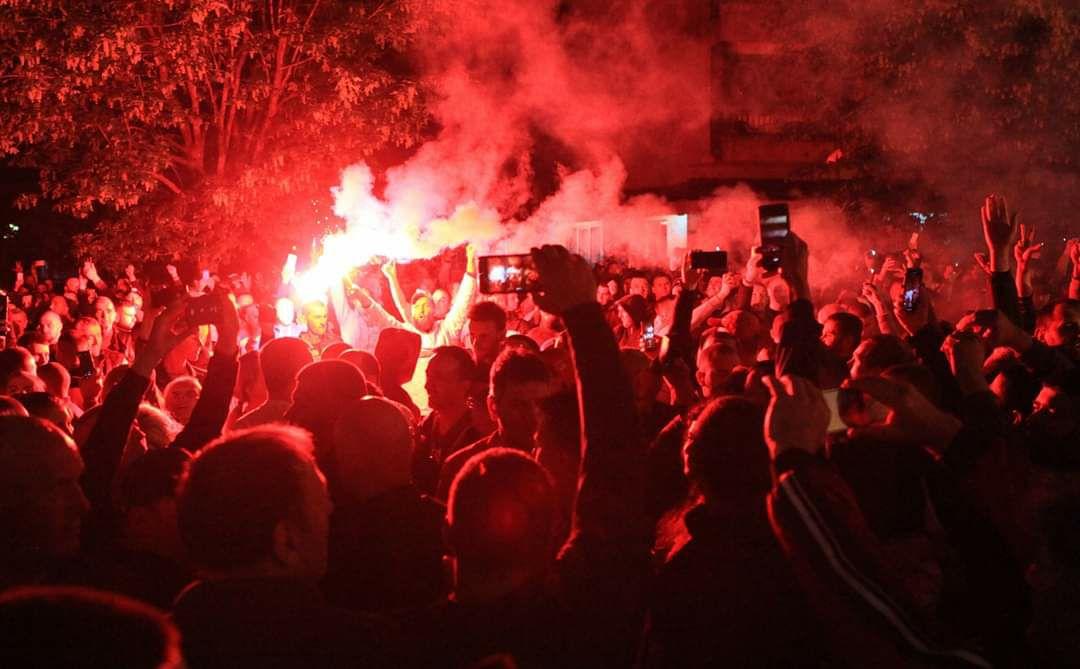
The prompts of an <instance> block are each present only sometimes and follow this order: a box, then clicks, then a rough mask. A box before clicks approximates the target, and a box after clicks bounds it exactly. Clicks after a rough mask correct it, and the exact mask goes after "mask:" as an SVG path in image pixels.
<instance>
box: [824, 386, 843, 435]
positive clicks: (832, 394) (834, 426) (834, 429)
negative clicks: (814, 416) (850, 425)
mask: <svg viewBox="0 0 1080 669" xmlns="http://www.w3.org/2000/svg"><path fill="white" fill-rule="evenodd" d="M821 394H822V395H824V396H825V404H827V405H828V406H829V429H828V433H829V434H836V433H838V432H847V423H845V422H844V419H843V418H841V417H840V404H839V399H838V397H837V396H838V395H839V394H840V388H833V389H831V390H823V391H821Z"/></svg>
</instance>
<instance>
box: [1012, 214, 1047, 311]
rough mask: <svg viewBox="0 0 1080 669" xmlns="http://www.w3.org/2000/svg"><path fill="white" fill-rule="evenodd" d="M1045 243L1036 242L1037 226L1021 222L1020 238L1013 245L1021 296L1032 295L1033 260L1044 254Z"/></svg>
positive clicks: (1017, 287) (1017, 285)
mask: <svg viewBox="0 0 1080 669" xmlns="http://www.w3.org/2000/svg"><path fill="white" fill-rule="evenodd" d="M1044 246H1046V244H1045V243H1039V244H1036V243H1035V226H1034V225H1024V224H1023V223H1021V224H1020V238H1019V239H1017V240H1016V244H1014V245H1013V259H1014V260H1016V289H1017V292H1018V293H1019V294H1020V295H1021V296H1029V295H1031V293H1032V291H1033V288H1032V284H1031V262H1032V261H1033V260H1038V259H1039V258H1040V257H1041V256H1042V249H1043V247H1044Z"/></svg>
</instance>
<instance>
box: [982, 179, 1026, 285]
mask: <svg viewBox="0 0 1080 669" xmlns="http://www.w3.org/2000/svg"><path fill="white" fill-rule="evenodd" d="M981 217H982V227H983V238H984V239H985V240H986V250H987V253H988V254H989V257H990V271H991V272H1007V271H1009V269H1010V264H1009V263H1010V261H1011V258H1010V250H1011V247H1012V245H1013V244H1014V243H1016V238H1017V235H1018V234H1019V232H1020V223H1019V217H1018V214H1017V213H1015V212H1009V204H1008V202H1006V200H1005V198H1004V197H1003V196H1000V195H989V196H987V198H986V201H985V202H984V203H983V206H982V211H981Z"/></svg>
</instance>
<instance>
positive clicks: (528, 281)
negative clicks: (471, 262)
mask: <svg viewBox="0 0 1080 669" xmlns="http://www.w3.org/2000/svg"><path fill="white" fill-rule="evenodd" d="M477 260H478V261H479V264H480V267H479V269H480V292H481V293H485V294H489V295H490V294H497V293H519V292H529V291H535V290H537V288H538V285H539V278H540V277H539V275H538V274H537V272H536V266H535V265H533V259H532V255H530V254H528V253H519V254H516V255H503V256H480V257H479V258H478V259H477Z"/></svg>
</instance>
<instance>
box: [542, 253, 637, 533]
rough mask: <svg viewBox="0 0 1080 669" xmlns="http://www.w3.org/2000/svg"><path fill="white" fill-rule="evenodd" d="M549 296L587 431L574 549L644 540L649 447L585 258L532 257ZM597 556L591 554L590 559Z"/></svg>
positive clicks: (546, 304)
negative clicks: (565, 336)
mask: <svg viewBox="0 0 1080 669" xmlns="http://www.w3.org/2000/svg"><path fill="white" fill-rule="evenodd" d="M533 258H534V259H535V261H536V266H537V270H538V271H539V273H540V282H541V285H542V286H543V288H544V292H543V294H542V295H537V296H536V301H537V304H538V305H539V306H540V308H541V309H543V310H544V311H547V312H548V313H553V314H557V315H560V316H562V318H563V321H564V322H565V323H566V329H567V332H568V333H569V338H570V351H571V355H572V356H573V360H574V370H575V373H576V377H577V390H578V403H579V407H580V408H579V410H580V413H581V425H582V458H581V469H580V474H579V479H578V496H577V502H576V505H575V510H574V529H573V534H572V535H571V538H570V540H569V541H568V543H567V547H568V548H569V547H571V546H574V545H575V544H576V545H581V544H582V543H584V544H586V545H587V546H588V547H595V546H597V545H598V544H603V545H606V546H612V545H613V544H624V542H625V541H626V540H627V539H631V540H633V539H637V540H640V539H644V540H645V545H647V544H648V539H647V536H648V528H647V527H644V526H640V527H639V525H643V523H642V522H641V520H642V519H643V518H644V514H643V508H644V504H643V502H644V500H643V494H642V492H643V489H644V488H643V485H642V481H643V480H644V445H643V444H642V441H641V436H640V434H639V433H638V431H637V429H636V425H637V421H636V416H635V415H634V408H633V407H634V402H633V393H632V391H631V387H630V382H629V380H628V379H627V377H626V374H625V372H624V370H623V368H622V364H621V363H620V360H619V349H618V346H617V344H616V343H615V337H614V335H613V334H612V332H611V329H610V328H609V327H608V326H607V322H606V321H605V319H604V316H603V313H602V311H601V309H600V305H599V304H597V303H596V282H595V279H594V278H593V275H592V271H591V269H590V268H589V264H588V262H586V261H585V260H584V259H583V258H581V257H580V256H572V255H571V254H570V253H569V252H568V251H567V250H566V249H565V248H563V247H561V246H545V247H543V248H541V249H538V250H534V251H533ZM589 552H590V551H589V550H588V548H587V549H586V553H589Z"/></svg>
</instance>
